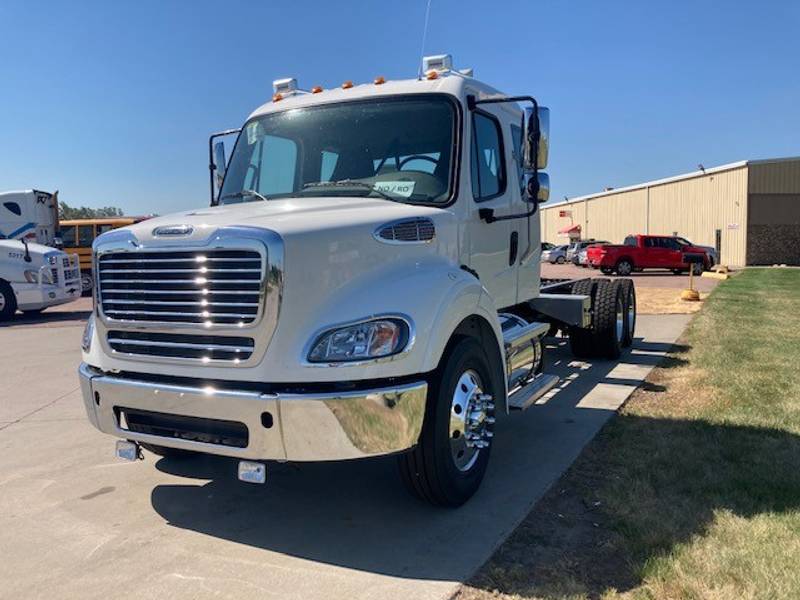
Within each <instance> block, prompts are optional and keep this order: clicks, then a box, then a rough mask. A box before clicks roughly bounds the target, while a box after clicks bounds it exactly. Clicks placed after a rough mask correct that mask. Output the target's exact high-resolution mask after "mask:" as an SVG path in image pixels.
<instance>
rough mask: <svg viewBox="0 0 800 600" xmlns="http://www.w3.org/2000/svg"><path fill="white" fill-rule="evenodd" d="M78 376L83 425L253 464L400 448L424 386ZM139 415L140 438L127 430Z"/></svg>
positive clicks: (91, 372)
mask: <svg viewBox="0 0 800 600" xmlns="http://www.w3.org/2000/svg"><path fill="white" fill-rule="evenodd" d="M79 376H80V382H81V391H82V392H83V402H84V405H85V408H86V413H87V415H88V417H89V420H90V421H91V423H92V425H94V426H95V427H96V428H97V429H99V430H100V431H102V432H104V433H108V434H111V435H115V436H117V437H121V438H125V439H129V440H135V441H139V442H145V443H150V444H156V445H160V446H167V447H171V448H181V449H185V450H192V451H196V452H205V453H207V454H218V455H222V456H232V457H237V458H241V459H253V460H291V461H326V460H345V459H354V458H364V457H368V456H377V455H382V454H391V453H395V452H400V451H403V450H407V449H409V448H411V447H413V446H414V445H415V444H416V443H417V440H418V439H419V435H420V432H421V430H422V421H423V418H424V415H425V398H426V395H427V388H428V385H427V383H426V382H425V381H420V382H415V383H410V384H405V385H397V386H391V387H382V388H377V389H371V390H362V391H355V392H329V393H309V394H283V393H275V394H273V393H261V392H257V391H244V390H236V389H216V388H213V387H210V386H208V387H191V386H182V385H174V384H162V383H154V382H150V381H144V380H136V379H133V378H130V377H124V378H123V377H120V376H116V375H113V374H107V373H103V372H101V371H98V370H96V369H94V368H92V367H90V366H89V365H87V364H85V363H83V364H81V366H80V368H79ZM143 418H144V419H146V420H147V423H148V424H149V425H148V427H147V428H146V430H147V433H143V432H142V428H141V426H139V425H131V423H133V422H134V421H135V420H137V419H143ZM129 419H133V420H129ZM136 422H137V423H138V422H141V421H136ZM132 427H135V428H137V429H139V430H138V431H133V430H132Z"/></svg>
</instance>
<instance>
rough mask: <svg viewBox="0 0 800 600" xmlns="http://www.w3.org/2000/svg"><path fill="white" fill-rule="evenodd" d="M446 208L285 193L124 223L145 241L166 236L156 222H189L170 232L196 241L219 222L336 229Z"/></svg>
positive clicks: (289, 231) (290, 231) (285, 232)
mask: <svg viewBox="0 0 800 600" xmlns="http://www.w3.org/2000/svg"><path fill="white" fill-rule="evenodd" d="M443 214H446V211H444V210H442V209H439V208H434V207H429V206H421V205H410V204H401V203H399V202H392V201H389V200H381V199H374V198H351V197H323V198H287V199H284V200H270V201H269V202H261V201H256V202H246V203H241V204H231V205H226V206H215V207H210V208H203V209H198V210H190V211H185V212H180V213H173V214H171V215H166V216H163V217H156V218H153V219H148V220H147V221H143V222H141V223H137V224H135V225H129V226H128V227H125V228H124V229H126V230H128V231H131V232H132V233H133V234H134V235H135V236H136V238H137V239H139V240H141V241H146V240H150V239H154V238H156V237H158V239H159V240H162V239H164V240H166V239H170V237H171V236H168V235H159V236H155V235H154V232H155V231H156V230H158V229H159V228H161V227H181V226H188V228H191V232H189V231H188V228H183V230H182V231H179V234H178V235H175V236H174V238H172V239H175V240H178V239H179V240H181V241H196V240H200V239H205V238H207V237H208V236H209V235H210V234H211V233H212V232H213V231H214V230H216V229H218V228H220V227H231V226H236V225H241V226H248V227H265V228H267V229H271V230H273V231H275V232H277V233H278V234H280V235H281V236H282V237H292V236H293V235H295V234H306V233H313V232H315V231H322V230H329V229H339V228H342V227H353V226H368V225H374V226H375V227H377V226H378V225H381V224H383V223H387V222H390V221H394V220H397V219H403V218H408V217H417V216H427V217H430V218H435V217H436V215H443Z"/></svg>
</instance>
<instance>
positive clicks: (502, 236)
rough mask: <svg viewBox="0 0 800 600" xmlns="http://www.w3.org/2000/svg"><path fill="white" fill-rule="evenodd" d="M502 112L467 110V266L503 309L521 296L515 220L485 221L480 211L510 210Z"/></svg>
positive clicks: (509, 211)
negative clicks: (515, 254) (514, 241)
mask: <svg viewBox="0 0 800 600" xmlns="http://www.w3.org/2000/svg"><path fill="white" fill-rule="evenodd" d="M498 114H499V110H498V112H497V113H495V112H494V110H484V109H476V110H473V111H472V112H471V114H469V113H468V117H469V119H470V134H469V135H470V137H469V140H468V142H469V144H468V156H469V165H470V186H471V191H472V198H471V199H470V200H469V201H468V205H469V206H468V209H467V211H468V219H467V229H468V240H469V241H468V244H469V266H470V268H471V269H473V270H474V271H475V272H476V273H477V274H478V277H479V279H480V281H481V283H482V284H483V286H484V287H485V288H486V289H487V290H488V291H489V293H490V294H491V296H492V298H493V300H494V302H495V305H496V306H497V307H498V308H503V307H506V306H511V305H513V304H515V303H516V299H517V274H516V264H515V261H512V260H510V258H511V256H510V253H511V250H512V248H511V246H512V239H511V237H512V229H513V227H512V226H513V224H514V220H507V221H496V222H493V223H487V222H486V220H485V219H483V218H481V216H480V211H481V209H492V210H493V211H494V215H495V216H498V217H500V216H503V215H508V214H510V213H511V210H512V196H511V194H510V193H509V181H508V180H509V177H508V172H507V168H506V153H505V145H504V139H503V128H502V127H501V120H500V118H499V117H498ZM516 235H517V237H518V235H519V234H518V233H517V234H516ZM517 243H518V241H517Z"/></svg>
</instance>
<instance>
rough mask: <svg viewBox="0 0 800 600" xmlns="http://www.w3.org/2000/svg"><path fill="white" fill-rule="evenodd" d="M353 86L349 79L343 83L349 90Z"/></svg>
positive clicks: (343, 86)
mask: <svg viewBox="0 0 800 600" xmlns="http://www.w3.org/2000/svg"><path fill="white" fill-rule="evenodd" d="M351 87H353V82H352V81H350V80H349V79H348V80H347V81H345V82H344V83H343V84H342V89H343V90H349V89H350V88H351Z"/></svg>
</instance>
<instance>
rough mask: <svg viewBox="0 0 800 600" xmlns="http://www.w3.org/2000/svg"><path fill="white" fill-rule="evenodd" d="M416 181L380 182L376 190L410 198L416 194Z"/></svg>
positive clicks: (376, 185)
mask: <svg viewBox="0 0 800 600" xmlns="http://www.w3.org/2000/svg"><path fill="white" fill-rule="evenodd" d="M414 185H415V182H414V181H378V182H377V183H376V184H375V189H376V190H380V191H381V192H384V193H386V194H390V195H393V196H400V197H401V198H410V197H411V194H413V193H414Z"/></svg>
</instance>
